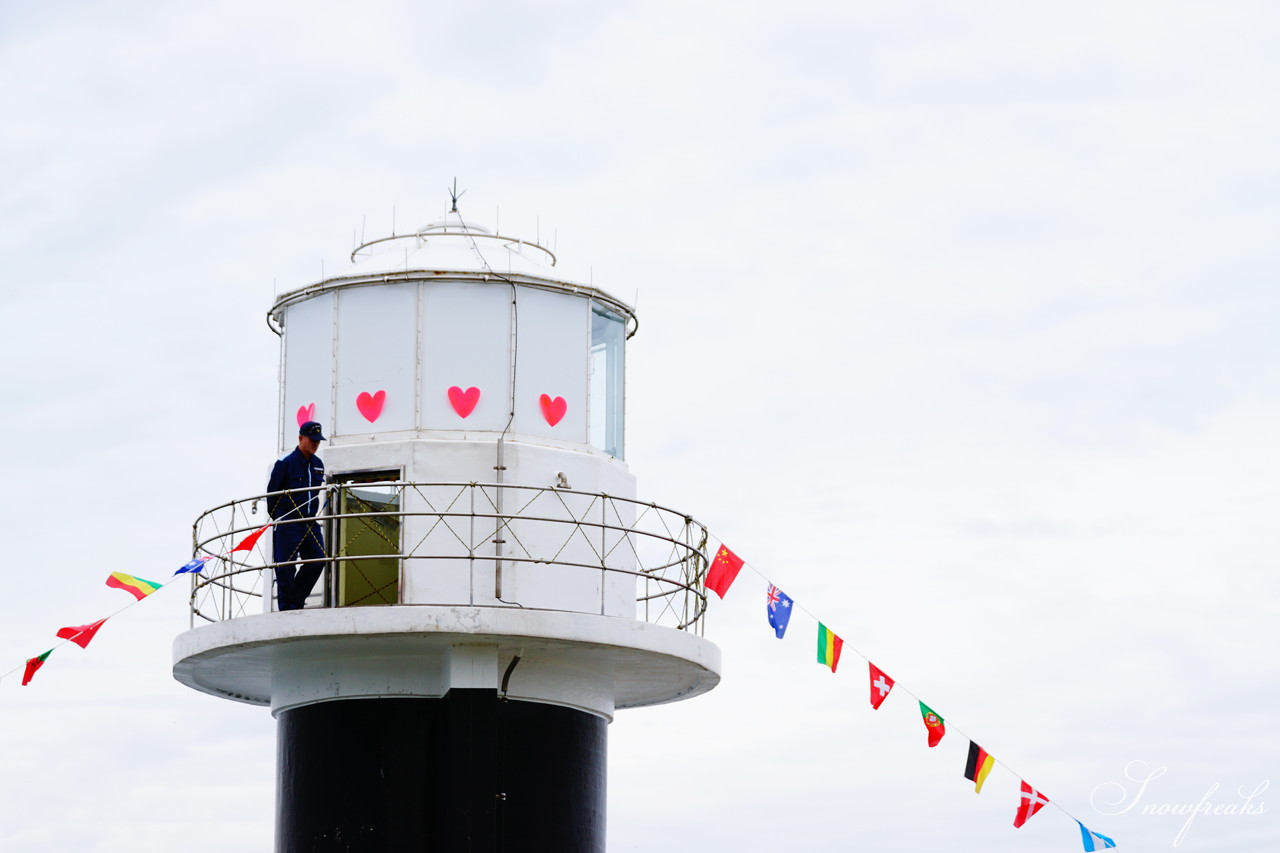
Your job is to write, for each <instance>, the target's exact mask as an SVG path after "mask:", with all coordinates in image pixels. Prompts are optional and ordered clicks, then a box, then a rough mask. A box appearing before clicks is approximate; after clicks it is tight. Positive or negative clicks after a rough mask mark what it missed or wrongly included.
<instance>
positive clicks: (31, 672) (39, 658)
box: [0, 524, 271, 687]
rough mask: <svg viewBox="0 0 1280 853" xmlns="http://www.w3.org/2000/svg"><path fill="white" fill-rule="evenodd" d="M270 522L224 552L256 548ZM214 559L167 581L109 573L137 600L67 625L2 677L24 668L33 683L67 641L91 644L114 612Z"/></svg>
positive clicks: (110, 580) (110, 581)
mask: <svg viewBox="0 0 1280 853" xmlns="http://www.w3.org/2000/svg"><path fill="white" fill-rule="evenodd" d="M270 526H271V525H270V524H267V525H265V526H263V527H260V528H258V529H257V530H255V531H253V532H252V533H250V534H249V535H248V536H246V537H244V538H243V539H242V540H240V542H238V543H237V544H236V546H235V547H234V548H232V549H231V550H230V551H227V552H226V553H225V554H222V555H221V556H227V555H228V554H234V553H235V552H236V551H249V550H252V549H253V546H254V545H256V544H257V543H258V540H259V539H261V538H262V534H264V533H266V532H267V528H268V527H270ZM212 559H213V555H209V556H206V557H196V558H195V559H194V560H191V561H190V562H187V563H184V564H183V565H181V566H179V567H178V570H177V571H175V572H174V573H173V576H172V577H170V578H169V580H167V581H164V582H159V581H149V580H147V579H146V578H140V577H136V576H135V575H130V574H126V573H125V572H112V573H111V574H110V575H108V576H107V580H106V584H107V586H109V587H111V588H112V589H121V590H124V591H125V592H127V593H129V595H131V596H133V599H134V600H133V601H131V602H129V603H128V604H126V605H125V606H124V607H121V608H120V609H119V610H117V611H116V612H115V613H112V614H111V615H110V616H104V617H102V618H101V619H99V620H98V621H97V622H90V623H89V624H87V625H72V626H69V627H66V628H59V629H58V631H57V633H56V635H55V636H57V637H58V639H60V640H62V641H63V642H61V643H59V644H57V645H55V646H54V647H53V648H51V649H49V650H48V651H46V652H44V653H42V654H38V655H36V656H35V657H33V658H28V659H27V661H26V663H25V664H24V665H23V666H21V667H15V668H14V669H11V670H9V671H8V672H6V673H4V674H3V675H0V680H3V679H5V678H8V677H9V676H10V675H13V674H14V673H15V672H17V671H18V670H19V669H21V670H22V686H23V687H26V686H27V685H28V684H30V683H31V679H32V678H34V677H35V674H36V672H37V671H39V669H40V667H42V666H44V664H45V661H47V660H48V659H49V656H50V655H51V654H53V653H54V652H55V651H57V650H58V649H59V648H61V647H62V646H64V645H66V644H67V643H75V644H76V645H77V646H79V647H80V648H82V649H87V648H89V643H90V642H92V640H93V638H94V637H95V636H97V634H98V631H99V630H101V628H102V626H103V625H104V624H105V623H106V621H107V620H108V619H110V618H112V617H114V616H118V615H120V614H121V613H123V612H124V611H126V610H128V609H129V608H130V607H133V606H134V605H135V604H137V603H138V602H139V601H142V599H144V598H146V597H147V596H150V595H153V594H155V593H156V592H158V591H159V590H161V589H163V588H164V587H166V586H168V585H169V584H171V583H173V581H174V580H176V579H177V578H178V576H179V575H185V574H191V573H195V574H199V573H200V572H201V571H202V570H203V569H204V566H205V563H207V562H209V561H210V560H212Z"/></svg>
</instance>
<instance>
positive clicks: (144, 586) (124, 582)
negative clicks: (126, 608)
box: [107, 572, 164, 601]
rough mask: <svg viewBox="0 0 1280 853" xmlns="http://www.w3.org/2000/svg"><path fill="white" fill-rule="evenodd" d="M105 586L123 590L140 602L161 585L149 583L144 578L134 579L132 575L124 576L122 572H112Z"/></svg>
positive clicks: (153, 582)
mask: <svg viewBox="0 0 1280 853" xmlns="http://www.w3.org/2000/svg"><path fill="white" fill-rule="evenodd" d="M107 586H111V587H115V588H116V589H123V590H124V591H125V592H127V593H129V594H130V595H132V596H133V597H134V598H136V599H138V600H139V601H141V600H142V599H144V598H146V597H147V596H148V595H150V594H151V593H153V592H155V591H156V590H157V589H159V588H160V587H162V586H164V584H162V583H156V582H155V581H149V580H146V579H144V578H135V577H134V576H133V575H126V574H125V573H124V572H112V573H111V577H109V578H107Z"/></svg>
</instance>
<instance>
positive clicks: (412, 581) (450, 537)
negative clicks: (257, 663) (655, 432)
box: [190, 481, 707, 634]
mask: <svg viewBox="0 0 1280 853" xmlns="http://www.w3.org/2000/svg"><path fill="white" fill-rule="evenodd" d="M306 491H307V490H295V492H297V493H299V498H300V500H302V501H305V498H306V497H307V496H306V495H303V494H301V493H303V492H306ZM314 491H318V492H319V495H318V497H319V504H318V506H320V507H321V509H320V511H319V512H318V513H317V514H316V516H315V517H314V518H307V519H283V520H277V521H272V519H271V518H269V517H268V515H267V513H266V505H267V503H268V500H269V499H270V498H272V497H275V496H282V495H290V494H293V493H291V492H288V491H286V492H275V493H269V494H261V495H256V496H253V497H248V498H242V499H238V500H234V501H230V502H228V503H225V504H222V505H220V506H217V507H214V508H213V509H210V510H208V511H207V512H205V513H203V514H202V515H200V517H199V518H197V519H196V521H195V524H194V526H193V545H194V555H195V556H196V557H205V558H207V561H206V563H205V567H204V570H203V572H202V574H200V575H195V576H193V579H192V589H191V597H190V604H191V622H192V625H193V626H194V625H195V624H197V623H199V622H219V621H223V620H227V619H234V618H237V617H240V616H245V615H249V614H252V613H261V612H264V611H266V610H269V609H272V608H274V606H275V605H274V602H273V597H274V596H273V595H272V594H271V590H272V579H273V578H274V572H275V569H276V568H277V566H278V565H279V564H278V563H276V562H275V560H274V556H273V553H272V552H273V547H272V540H273V535H272V531H270V530H269V531H267V532H266V533H265V535H263V536H262V537H261V538H260V539H258V540H257V541H256V542H255V543H254V544H253V545H252V547H251V548H249V549H247V550H239V551H237V550H234V549H235V548H236V546H237V545H238V544H242V543H243V542H244V541H245V540H246V538H248V537H249V536H250V535H251V534H252V533H253V532H254V531H255V530H260V529H261V528H262V527H264V526H265V525H267V524H269V523H270V524H272V525H273V526H274V527H276V528H283V527H286V526H288V525H298V524H317V523H318V524H320V525H321V526H322V527H321V529H322V531H323V533H324V541H325V543H326V548H325V556H324V557H323V558H313V559H310V560H288V561H284V560H282V563H283V562H288V563H290V564H305V563H320V564H322V567H323V573H322V576H321V581H320V583H318V584H317V588H316V590H315V591H314V592H313V594H312V596H311V597H310V599H308V604H307V606H308V607H343V606H362V605H363V606H376V605H385V606H415V605H433V604H434V605H467V606H476V607H511V606H515V607H525V608H528V609H545V610H568V611H574V612H587V613H598V614H601V615H609V616H621V617H626V618H634V619H639V620H643V621H646V622H652V623H655V624H662V625H667V626H669V627H673V628H677V629H680V630H689V631H693V632H695V633H699V634H701V633H702V627H703V625H702V623H703V616H704V615H705V613H706V606H707V602H706V594H705V590H704V589H703V588H702V581H703V575H704V573H705V571H706V566H707V555H706V544H707V531H706V528H705V527H703V526H702V525H701V524H700V523H698V522H697V521H695V520H694V519H693V518H691V517H689V516H687V515H685V514H684V513H680V512H676V511H675V510H671V509H668V508H666V507H661V506H659V505H657V504H654V503H644V502H641V501H638V500H633V499H629V498H620V497H615V496H612V495H607V494H603V493H595V492H581V491H576V490H573V489H561V488H546V487H537V486H522V485H509V484H484V483H411V482H404V481H374V482H348V483H337V484H329V485H327V486H324V487H322V488H320V489H318V490H314ZM450 579H451V581H450V582H449V583H446V580H450ZM463 579H465V580H466V582H467V583H466V589H465V590H463V589H462V580H463ZM406 588H408V589H409V592H410V594H409V595H408V596H406V594H405V593H406Z"/></svg>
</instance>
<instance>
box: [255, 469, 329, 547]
mask: <svg viewBox="0 0 1280 853" xmlns="http://www.w3.org/2000/svg"><path fill="white" fill-rule="evenodd" d="M323 484H324V462H322V461H321V460H320V457H319V456H314V455H313V456H312V457H311V458H310V459H307V457H306V456H303V455H302V451H301V450H298V449H297V448H295V449H294V451H293V452H292V453H290V454H289V455H287V456H285V457H283V458H282V459H280V460H279V461H277V462H276V464H275V467H274V468H272V469H271V479H270V481H268V483H267V491H268V492H279V491H282V490H284V489H306V490H307V491H301V492H294V493H293V494H290V495H272V496H271V497H269V498H267V512H268V513H270V515H271V517H272V518H274V519H275V520H276V521H287V520H288V519H292V518H311V517H312V516H314V515H315V514H316V512H317V511H318V510H319V509H320V493H319V491H318V490H317V489H315V488H313V487H316V486H321V485H323ZM313 526H314V525H302V524H286V525H284V527H282V528H279V531H280V532H284V531H286V530H287V531H290V532H292V531H297V534H296V535H298V536H301V535H302V532H303V529H304V528H306V527H313Z"/></svg>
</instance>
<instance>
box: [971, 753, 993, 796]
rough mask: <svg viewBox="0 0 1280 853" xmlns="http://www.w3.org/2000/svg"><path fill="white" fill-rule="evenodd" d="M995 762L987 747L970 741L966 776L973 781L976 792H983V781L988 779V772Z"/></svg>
mask: <svg viewBox="0 0 1280 853" xmlns="http://www.w3.org/2000/svg"><path fill="white" fill-rule="evenodd" d="M995 763H996V761H995V759H994V758H992V757H991V756H990V755H988V754H987V751H986V750H985V749H983V748H982V747H980V746H978V745H977V744H976V743H974V742H973V741H969V760H968V761H966V762H965V765H964V778H966V779H968V780H969V781H970V782H972V783H973V791H974V793H975V794H981V793H982V783H983V782H985V781H987V774H988V773H990V772H991V768H992V767H993V766H994V765H995Z"/></svg>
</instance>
